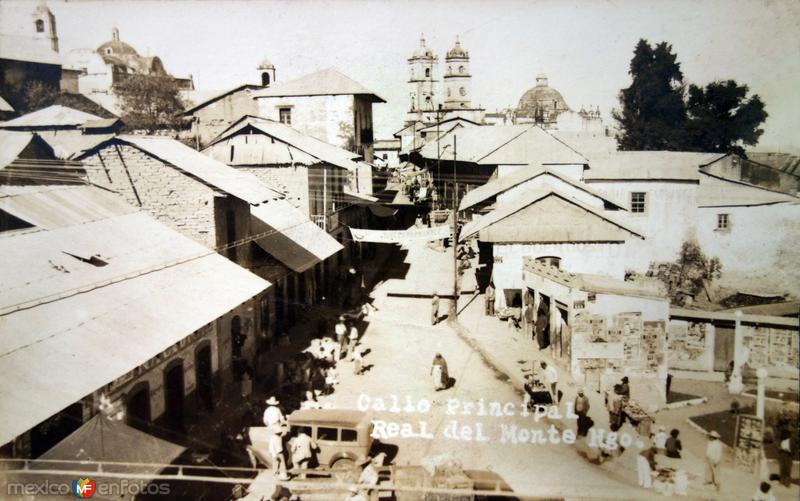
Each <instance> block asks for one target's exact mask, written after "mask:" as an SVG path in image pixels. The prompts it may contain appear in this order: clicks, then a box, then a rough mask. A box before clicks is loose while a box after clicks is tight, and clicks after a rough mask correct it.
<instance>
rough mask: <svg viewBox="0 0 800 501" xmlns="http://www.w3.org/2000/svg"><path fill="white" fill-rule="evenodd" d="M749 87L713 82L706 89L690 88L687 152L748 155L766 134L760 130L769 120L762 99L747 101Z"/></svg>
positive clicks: (726, 82)
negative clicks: (747, 150) (742, 145)
mask: <svg viewBox="0 0 800 501" xmlns="http://www.w3.org/2000/svg"><path fill="white" fill-rule="evenodd" d="M747 92H748V88H747V86H746V85H737V83H736V82H735V81H733V80H728V81H725V82H712V83H710V84H708V85H706V87H705V88H701V87H698V86H696V85H691V86H689V97H688V100H687V111H688V114H689V122H688V127H687V136H688V137H687V147H688V148H687V149H689V150H693V151H713V152H718V153H727V152H730V151H732V152H735V153H738V154H739V155H744V148H742V147H741V146H740V145H739V144H737V143H739V142H740V141H741V143H743V144H746V145H751V146H752V145H755V144H756V143H758V139H759V137H761V134H763V133H764V130H763V129H760V128H759V125H761V124H762V123H763V122H764V120H766V118H767V112H766V111H765V110H764V103H763V102H761V98H759V97H758V95H754V96H752V97H750V98H749V99H747Z"/></svg>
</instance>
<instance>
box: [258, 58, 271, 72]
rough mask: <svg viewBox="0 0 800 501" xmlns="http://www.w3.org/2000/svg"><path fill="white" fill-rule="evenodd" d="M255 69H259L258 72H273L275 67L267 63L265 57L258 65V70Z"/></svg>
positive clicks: (267, 60)
mask: <svg viewBox="0 0 800 501" xmlns="http://www.w3.org/2000/svg"><path fill="white" fill-rule="evenodd" d="M257 69H259V70H274V69H275V65H273V64H272V63H271V62H270V61H269V59H267V58H266V57H265V58H264V59H262V60H261V62H260V63H258V68H257Z"/></svg>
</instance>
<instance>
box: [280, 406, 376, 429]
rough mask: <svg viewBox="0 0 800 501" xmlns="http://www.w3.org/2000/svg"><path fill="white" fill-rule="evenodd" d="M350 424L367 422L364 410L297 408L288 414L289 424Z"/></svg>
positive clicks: (354, 425)
mask: <svg viewBox="0 0 800 501" xmlns="http://www.w3.org/2000/svg"><path fill="white" fill-rule="evenodd" d="M303 422H306V423H314V424H318V425H333V426H351V427H356V426H358V425H359V424H362V423H366V422H369V415H368V414H367V413H366V412H362V411H356V410H347V409H299V410H296V411H294V412H292V413H291V414H290V415H289V424H298V425H299V424H302V423H303Z"/></svg>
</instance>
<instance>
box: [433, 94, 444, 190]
mask: <svg viewBox="0 0 800 501" xmlns="http://www.w3.org/2000/svg"><path fill="white" fill-rule="evenodd" d="M441 113H442V103H439V109H438V110H437V111H436V181H437V182H436V183H434V188H436V194H437V198H438V197H441V196H442V195H443V194H442V193H439V192H440V191H441V190H439V185H440V184H441V183H442V151H441V150H440V149H439V122H440V121H441V120H442V118H441Z"/></svg>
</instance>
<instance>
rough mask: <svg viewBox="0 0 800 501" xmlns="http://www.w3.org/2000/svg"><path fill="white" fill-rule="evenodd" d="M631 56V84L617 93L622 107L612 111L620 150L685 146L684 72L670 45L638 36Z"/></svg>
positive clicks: (678, 147)
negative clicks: (651, 44)
mask: <svg viewBox="0 0 800 501" xmlns="http://www.w3.org/2000/svg"><path fill="white" fill-rule="evenodd" d="M633 54H634V55H633V59H631V64H630V70H629V71H628V73H629V74H630V75H631V77H632V78H633V81H632V83H631V85H630V87H628V88H626V89H622V90H621V91H620V93H619V100H620V104H621V105H622V109H621V110H620V111H619V112H618V111H614V114H613V115H614V119H615V120H616V121H617V123H618V124H619V128H620V129H621V134H620V135H619V136H618V137H617V142H618V147H619V149H621V150H680V149H682V148H683V146H684V134H685V133H684V126H685V123H686V104H685V103H684V93H685V88H684V83H683V73H682V72H681V66H680V63H678V62H677V56H676V55H675V54H673V53H672V46H671V45H669V44H667V43H666V42H661V43H659V44H658V45H656V46H655V47H651V46H650V44H649V43H648V42H647V40H644V39H641V40H639V43H638V44H636V49H635V50H634V53H633Z"/></svg>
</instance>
